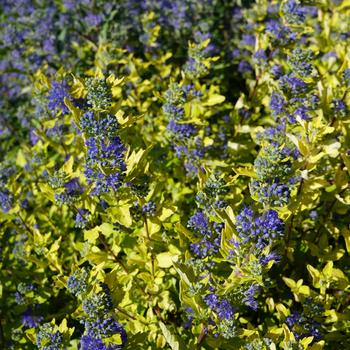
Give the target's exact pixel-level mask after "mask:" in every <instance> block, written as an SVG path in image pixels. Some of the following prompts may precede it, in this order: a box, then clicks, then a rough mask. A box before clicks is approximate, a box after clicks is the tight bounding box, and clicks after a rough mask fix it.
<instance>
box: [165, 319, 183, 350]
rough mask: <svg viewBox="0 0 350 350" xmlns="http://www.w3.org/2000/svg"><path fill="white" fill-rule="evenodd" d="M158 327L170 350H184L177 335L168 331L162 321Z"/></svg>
mask: <svg viewBox="0 0 350 350" xmlns="http://www.w3.org/2000/svg"><path fill="white" fill-rule="evenodd" d="M159 327H160V329H161V330H162V333H163V335H164V338H165V340H166V341H167V343H168V344H169V346H170V347H171V349H172V350H185V348H184V346H183V344H182V343H181V342H180V340H179V339H178V337H177V336H176V335H174V334H172V333H171V332H170V330H169V329H168V328H167V327H166V325H165V324H164V323H163V322H161V321H160V322H159Z"/></svg>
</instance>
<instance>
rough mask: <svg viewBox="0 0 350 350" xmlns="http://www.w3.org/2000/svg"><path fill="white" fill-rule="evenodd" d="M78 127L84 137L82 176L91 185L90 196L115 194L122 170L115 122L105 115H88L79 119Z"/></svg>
mask: <svg viewBox="0 0 350 350" xmlns="http://www.w3.org/2000/svg"><path fill="white" fill-rule="evenodd" d="M96 114H98V115H96ZM79 127H80V129H81V131H82V132H84V133H85V134H86V137H87V138H86V142H85V144H86V147H87V154H86V165H85V176H86V177H87V180H88V183H89V184H90V185H94V187H93V189H92V192H91V193H92V194H93V195H100V194H102V193H106V192H110V191H111V190H113V191H117V190H118V189H119V187H120V186H121V185H122V182H123V179H124V174H123V173H124V171H125V170H126V164H125V161H124V152H125V147H124V145H123V143H122V141H121V139H120V138H119V137H118V136H117V131H118V123H117V120H116V119H115V118H113V117H112V116H109V115H107V116H105V115H103V114H101V113H95V112H92V111H88V112H86V113H85V114H84V115H83V116H82V118H81V120H80V124H79Z"/></svg>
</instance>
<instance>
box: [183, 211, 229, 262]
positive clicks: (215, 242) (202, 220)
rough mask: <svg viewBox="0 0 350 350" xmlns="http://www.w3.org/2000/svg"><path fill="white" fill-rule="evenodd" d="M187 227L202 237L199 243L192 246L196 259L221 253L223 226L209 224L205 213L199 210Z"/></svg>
mask: <svg viewBox="0 0 350 350" xmlns="http://www.w3.org/2000/svg"><path fill="white" fill-rule="evenodd" d="M187 227H188V228H190V229H192V230H193V231H194V232H196V233H197V234H198V235H199V236H200V237H201V239H200V241H199V242H196V243H191V245H190V248H191V251H192V252H193V253H194V254H195V256H196V257H198V258H200V259H203V258H205V257H208V256H213V255H215V254H216V253H217V252H218V251H219V248H220V240H221V231H222V229H223V224H221V223H217V222H214V223H211V222H209V219H208V217H207V216H206V215H205V214H204V212H202V211H200V210H198V211H197V212H196V213H195V214H194V215H192V216H191V217H190V219H189V220H188V223H187Z"/></svg>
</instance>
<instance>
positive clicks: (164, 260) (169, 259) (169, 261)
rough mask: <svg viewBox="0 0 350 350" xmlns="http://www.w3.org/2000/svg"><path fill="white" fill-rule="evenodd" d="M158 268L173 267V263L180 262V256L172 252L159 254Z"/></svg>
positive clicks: (157, 257)
mask: <svg viewBox="0 0 350 350" xmlns="http://www.w3.org/2000/svg"><path fill="white" fill-rule="evenodd" d="M156 259H157V262H158V266H159V267H161V268H169V267H171V266H173V261H175V262H176V261H177V260H178V255H174V254H172V253H170V252H164V253H159V254H157V256H156Z"/></svg>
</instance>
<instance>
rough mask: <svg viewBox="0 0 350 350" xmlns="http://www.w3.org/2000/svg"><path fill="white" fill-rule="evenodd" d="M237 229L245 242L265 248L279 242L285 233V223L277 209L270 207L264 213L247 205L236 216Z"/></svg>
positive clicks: (258, 247)
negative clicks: (257, 211)
mask: <svg viewBox="0 0 350 350" xmlns="http://www.w3.org/2000/svg"><path fill="white" fill-rule="evenodd" d="M236 230H237V232H238V234H239V237H240V238H241V240H242V243H243V244H246V243H249V244H252V243H253V244H254V245H255V247H256V249H259V250H261V249H263V248H265V247H266V246H270V245H273V244H275V243H276V242H278V240H280V239H281V238H282V237H283V235H284V223H283V221H282V220H281V219H280V218H279V217H278V213H277V212H276V211H275V210H272V209H269V210H267V211H265V212H264V213H262V214H259V213H256V212H254V211H253V209H252V208H250V207H245V208H243V209H242V210H241V212H240V213H239V214H238V215H237V216H236Z"/></svg>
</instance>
